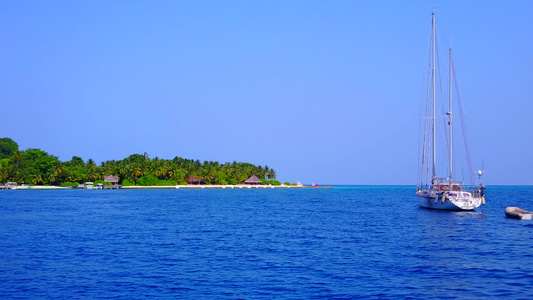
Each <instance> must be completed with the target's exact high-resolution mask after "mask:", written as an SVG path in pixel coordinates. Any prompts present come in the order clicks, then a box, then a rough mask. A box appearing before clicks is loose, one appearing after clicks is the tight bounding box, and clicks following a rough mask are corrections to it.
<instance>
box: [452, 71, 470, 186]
mask: <svg viewBox="0 0 533 300" xmlns="http://www.w3.org/2000/svg"><path fill="white" fill-rule="evenodd" d="M452 73H453V80H454V84H455V93H456V94H457V102H458V104H459V105H458V106H459V118H460V120H461V129H462V131H463V141H464V144H465V152H466V161H467V164H468V174H469V177H470V185H471V186H474V172H473V169H472V162H471V160H470V147H469V146H468V138H467V136H466V126H465V119H464V109H463V101H462V100H461V93H460V91H459V83H458V81H457V75H456V74H455V64H454V63H453V61H452Z"/></svg>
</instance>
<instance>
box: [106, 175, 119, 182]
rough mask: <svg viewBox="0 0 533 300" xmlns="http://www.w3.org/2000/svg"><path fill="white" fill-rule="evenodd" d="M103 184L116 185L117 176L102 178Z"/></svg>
mask: <svg viewBox="0 0 533 300" xmlns="http://www.w3.org/2000/svg"><path fill="white" fill-rule="evenodd" d="M104 182H111V183H118V176H113V175H109V176H107V177H105V178H104Z"/></svg>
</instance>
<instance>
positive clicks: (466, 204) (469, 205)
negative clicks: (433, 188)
mask: <svg viewBox="0 0 533 300" xmlns="http://www.w3.org/2000/svg"><path fill="white" fill-rule="evenodd" d="M417 196H418V199H419V205H420V207H423V208H428V209H439V210H452V211H472V210H474V209H476V208H478V207H479V206H480V205H481V198H480V197H473V196H469V197H461V198H455V199H454V198H448V197H446V198H445V199H444V201H443V200H442V195H437V194H432V195H431V194H430V195H423V193H417Z"/></svg>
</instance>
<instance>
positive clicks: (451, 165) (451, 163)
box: [448, 48, 453, 181]
mask: <svg viewBox="0 0 533 300" xmlns="http://www.w3.org/2000/svg"><path fill="white" fill-rule="evenodd" d="M452 67H453V65H452V48H450V112H449V113H448V115H449V118H450V119H449V120H450V181H452V177H453V172H452V167H453V160H452V154H453V148H452V141H453V139H452V132H453V125H452Z"/></svg>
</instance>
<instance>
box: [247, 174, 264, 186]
mask: <svg viewBox="0 0 533 300" xmlns="http://www.w3.org/2000/svg"><path fill="white" fill-rule="evenodd" d="M244 183H245V184H251V185H258V184H261V179H259V178H257V176H255V175H253V176H252V177H250V178H248V179H246V180H245V181H244Z"/></svg>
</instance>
